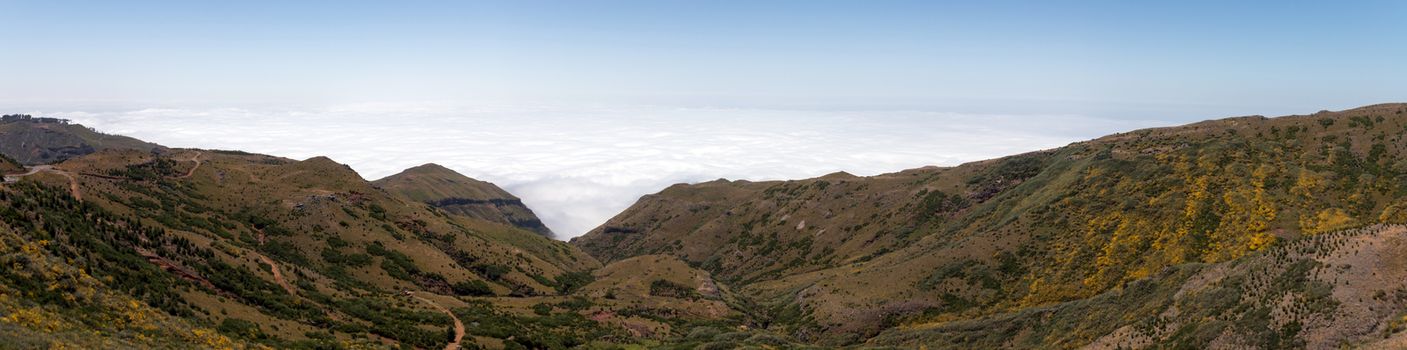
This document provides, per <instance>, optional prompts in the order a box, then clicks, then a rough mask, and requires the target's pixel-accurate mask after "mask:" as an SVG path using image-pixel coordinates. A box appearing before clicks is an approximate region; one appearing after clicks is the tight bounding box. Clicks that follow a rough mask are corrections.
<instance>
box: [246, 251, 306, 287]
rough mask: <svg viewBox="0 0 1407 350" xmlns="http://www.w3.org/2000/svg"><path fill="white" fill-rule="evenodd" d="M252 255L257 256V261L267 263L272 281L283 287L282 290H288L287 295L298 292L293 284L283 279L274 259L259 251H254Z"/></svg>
mask: <svg viewBox="0 0 1407 350" xmlns="http://www.w3.org/2000/svg"><path fill="white" fill-rule="evenodd" d="M254 255H255V256H257V257H259V261H263V262H264V263H265V264H269V271H272V272H273V273H274V282H278V286H279V287H283V291H285V292H288V295H292V296H297V295H298V292H297V291H295V290H294V289H293V286H292V285H289V284H288V280H285V279H283V271H280V270H279V269H278V264H275V263H274V259H269V257H267V256H264V254H259V253H254Z"/></svg>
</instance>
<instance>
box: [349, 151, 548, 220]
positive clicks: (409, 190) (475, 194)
mask: <svg viewBox="0 0 1407 350" xmlns="http://www.w3.org/2000/svg"><path fill="white" fill-rule="evenodd" d="M372 183H373V184H374V185H376V186H377V187H380V188H383V189H385V190H386V191H389V192H391V193H394V194H398V195H401V196H404V197H405V198H408V199H410V200H412V201H416V202H423V203H427V204H430V205H432V206H435V207H436V208H440V209H441V210H444V211H446V212H449V213H453V214H457V215H464V216H468V217H472V218H476V219H481V220H485V221H492V222H497V223H504V224H509V225H513V226H517V227H519V228H522V229H525V230H529V231H533V232H536V233H537V234H540V235H542V236H544V237H552V231H551V230H549V229H548V228H547V226H546V225H543V224H542V220H539V219H538V218H537V215H535V214H533V211H532V209H528V207H527V206H525V205H523V201H522V200H521V199H518V197H516V196H514V195H513V194H511V193H508V191H504V190H503V189H502V188H499V187H498V186H496V185H494V184H492V183H488V182H483V181H479V180H475V179H472V178H469V177H468V176H464V175H462V174H460V173H457V172H455V171H454V170H450V169H448V168H445V167H443V166H440V165H438V164H433V163H432V164H425V165H421V166H417V167H414V168H410V169H406V170H405V171H402V172H400V173H399V174H395V175H391V176H387V177H385V178H382V179H380V180H376V181H374V182H372Z"/></svg>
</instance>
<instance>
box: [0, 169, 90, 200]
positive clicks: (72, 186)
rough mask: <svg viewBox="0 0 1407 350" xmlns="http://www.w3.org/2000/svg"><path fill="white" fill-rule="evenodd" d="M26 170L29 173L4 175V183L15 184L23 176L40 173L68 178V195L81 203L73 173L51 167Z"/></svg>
mask: <svg viewBox="0 0 1407 350" xmlns="http://www.w3.org/2000/svg"><path fill="white" fill-rule="evenodd" d="M28 168H29V171H26V172H24V173H22V174H9V175H5V183H12V182H17V181H19V180H20V179H23V178H24V177H25V176H30V175H34V174H38V173H41V172H45V173H52V174H58V175H61V176H63V177H65V178H68V193H69V194H70V195H72V196H73V199H77V200H78V201H79V202H82V201H83V193H82V192H79V191H78V178H76V177H74V176H73V173H70V172H67V171H63V170H60V169H58V168H55V167H54V166H52V165H35V166H32V167H28Z"/></svg>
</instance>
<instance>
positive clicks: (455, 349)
mask: <svg viewBox="0 0 1407 350" xmlns="http://www.w3.org/2000/svg"><path fill="white" fill-rule="evenodd" d="M414 293H419V292H411V296H412V297H415V298H416V299H420V301H423V302H426V303H428V304H430V306H434V307H435V309H438V310H440V312H443V313H445V314H446V315H449V318H451V319H454V341H451V342H449V344H446V345H445V350H459V341H460V340H462V339H464V322H460V321H459V317H458V316H455V315H454V313H453V312H450V311H449V309H448V308H445V307H444V306H443V305H440V303H436V302H435V301H434V300H430V299H428V298H425V297H422V296H419V295H415V294H414Z"/></svg>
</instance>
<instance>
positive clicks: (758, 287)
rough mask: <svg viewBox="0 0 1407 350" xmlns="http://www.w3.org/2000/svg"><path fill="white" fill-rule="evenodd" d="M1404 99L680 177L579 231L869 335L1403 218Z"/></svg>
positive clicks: (586, 242) (778, 322) (615, 249)
mask: <svg viewBox="0 0 1407 350" xmlns="http://www.w3.org/2000/svg"><path fill="white" fill-rule="evenodd" d="M1404 113H1407V105H1402V104H1387V105H1375V106H1368V107H1363V108H1358V109H1353V110H1348V111H1342V112H1320V113H1316V114H1313V115H1303V116H1289V117H1281V118H1264V117H1258V116H1256V117H1241V118H1231V119H1224V120H1216V121H1208V122H1202V123H1197V124H1191V125H1187V126H1181V127H1172V128H1159V129H1148V130H1139V131H1134V132H1129V133H1121V134H1116V135H1111V136H1107V137H1103V138H1100V139H1096V140H1091V141H1087V142H1079V143H1075V144H1071V145H1069V146H1066V147H1062V148H1058V149H1052V150H1047V151H1041V152H1033V153H1028V154H1022V155H1017V156H1011V157H1006V158H1001V159H995V160H990V161H982V162H975V163H970V164H964V165H961V166H957V167H951V168H923V169H914V170H909V171H904V172H899V173H894V174H886V175H880V176H874V177H865V178H857V177H851V176H847V175H845V174H836V175H832V176H827V177H822V178H816V179H809V180H800V181H785V182H761V183H750V182H722V181H719V182H709V183H703V184H697V185H678V186H675V187H671V188H669V189H666V190H665V191H662V192H661V193H659V194H656V195H652V196H647V197H646V198H644V199H642V200H641V201H640V202H639V203H637V204H636V205H635V206H633V207H631V208H630V209H627V210H626V211H625V212H623V213H622V214H621V215H618V216H617V217H615V218H613V219H612V220H610V221H608V222H607V223H606V224H605V225H603V226H601V227H600V228H597V229H596V230H593V231H592V232H590V233H588V234H587V235H586V236H583V237H581V238H579V239H576V240H574V241H573V244H574V245H577V246H578V247H581V248H582V249H583V250H586V251H587V252H589V253H591V254H592V255H594V256H597V257H599V258H601V259H602V260H605V261H614V260H619V259H624V258H627V257H630V256H635V255H645V254H667V255H673V256H676V257H679V258H681V259H683V260H685V261H686V262H688V263H690V264H691V265H694V266H697V267H699V268H702V269H704V270H706V271H710V272H712V273H713V274H714V275H716V276H719V278H720V280H722V282H724V283H725V284H728V285H731V286H732V287H733V289H735V290H738V291H739V292H740V293H741V294H743V295H745V296H747V297H748V298H750V299H751V300H754V301H757V302H759V303H761V304H763V305H769V306H770V310H771V315H773V316H772V319H771V321H772V322H767V326H768V327H769V328H771V329H774V330H776V331H779V332H783V333H786V334H790V335H792V336H793V337H795V338H796V339H801V340H805V341H811V342H818V343H821V344H852V343H855V342H861V341H865V340H867V339H870V338H871V337H873V336H875V335H878V334H880V332H881V331H884V330H888V329H895V327H904V326H908V325H927V324H934V323H941V322H947V321H954V320H964V319H980V318H982V317H989V316H992V315H999V314H1006V313H1011V312H1021V311H1023V310H1039V309H1040V308H1044V307H1049V306H1051V305H1058V304H1060V303H1068V302H1072V301H1078V300H1086V299H1089V298H1093V297H1096V296H1098V295H1101V294H1103V293H1107V292H1110V291H1113V290H1117V289H1119V288H1123V287H1124V286H1127V285H1128V284H1130V283H1134V282H1135V281H1139V280H1145V279H1148V278H1156V277H1157V276H1161V275H1160V274H1161V273H1163V272H1164V271H1165V270H1166V269H1169V268H1178V267H1179V266H1185V265H1189V264H1208V263H1211V264H1216V263H1223V262H1227V261H1233V260H1236V259H1239V258H1242V257H1245V256H1248V255H1256V254H1262V252H1263V251H1265V250H1267V249H1269V248H1271V247H1275V246H1277V245H1280V244H1286V243H1292V242H1296V241H1299V240H1302V239H1305V238H1306V237H1312V236H1314V235H1317V234H1321V233H1326V232H1334V231H1336V230H1342V229H1346V228H1353V227H1361V226H1364V225H1370V224H1375V223H1398V222H1402V221H1403V220H1405V219H1404V218H1407V216H1404V214H1403V208H1407V201H1405V200H1407V186H1404V185H1403V184H1404V183H1407V162H1404V161H1403V159H1407V157H1404V156H1407V154H1404V152H1407V142H1404V140H1403V137H1404V135H1405V134H1407V115H1404ZM764 320H765V319H764ZM1091 340H1092V339H1091Z"/></svg>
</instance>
